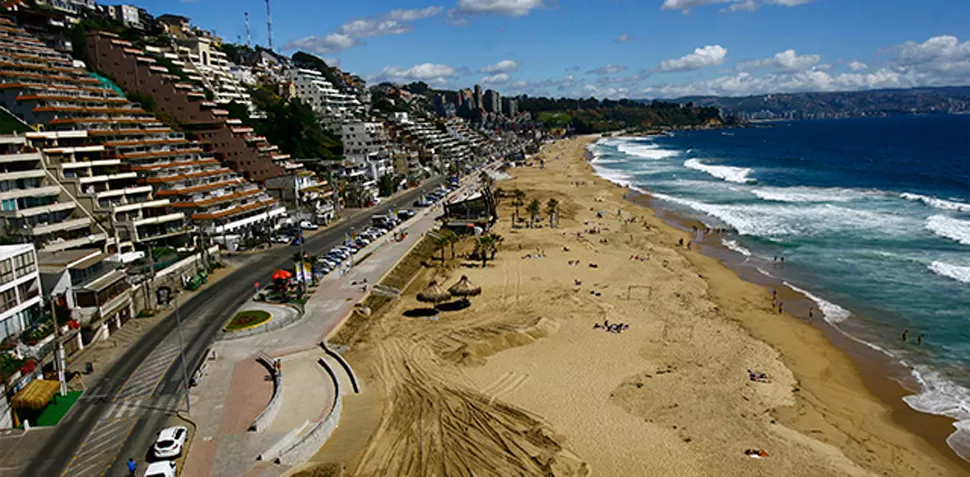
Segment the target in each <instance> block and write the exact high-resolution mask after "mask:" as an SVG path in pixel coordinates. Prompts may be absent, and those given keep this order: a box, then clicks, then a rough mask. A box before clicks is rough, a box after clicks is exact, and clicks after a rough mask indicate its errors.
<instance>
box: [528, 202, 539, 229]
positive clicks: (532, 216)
mask: <svg viewBox="0 0 970 477" xmlns="http://www.w3.org/2000/svg"><path fill="white" fill-rule="evenodd" d="M541 208H542V206H541V205H539V199H532V202H529V205H528V206H527V207H526V208H525V210H526V212H528V213H529V227H530V228H531V227H535V226H536V217H537V216H538V215H539V209H541Z"/></svg>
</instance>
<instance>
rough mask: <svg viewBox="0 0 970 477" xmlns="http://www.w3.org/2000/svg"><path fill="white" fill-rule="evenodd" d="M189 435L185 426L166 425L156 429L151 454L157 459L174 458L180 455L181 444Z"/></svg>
mask: <svg viewBox="0 0 970 477" xmlns="http://www.w3.org/2000/svg"><path fill="white" fill-rule="evenodd" d="M188 436H189V430H188V429H186V428H185V426H173V427H166V428H165V429H162V430H160V431H158V437H156V438H155V445H153V446H152V454H154V455H155V458H157V459H175V458H176V457H178V456H180V455H182V446H184V445H185V439H186V438H187V437H188Z"/></svg>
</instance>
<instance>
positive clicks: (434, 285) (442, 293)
mask: <svg viewBox="0 0 970 477" xmlns="http://www.w3.org/2000/svg"><path fill="white" fill-rule="evenodd" d="M450 298H451V293H448V290H445V289H444V288H441V287H439V286H438V282H436V281H432V282H431V283H429V284H428V288H425V289H424V290H422V291H421V293H418V301H420V302H424V303H433V304H434V309H435V310H437V309H438V303H441V302H443V301H447V300H448V299H450Z"/></svg>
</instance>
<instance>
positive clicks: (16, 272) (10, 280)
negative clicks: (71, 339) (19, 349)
mask: <svg viewBox="0 0 970 477" xmlns="http://www.w3.org/2000/svg"><path fill="white" fill-rule="evenodd" d="M42 306H43V305H42V303H41V296H40V274H39V273H38V272H37V252H36V250H34V246H33V245H32V244H22V245H0V340H3V339H5V338H7V337H8V336H16V335H18V334H20V332H21V331H23V330H24V329H25V328H27V327H28V326H30V325H31V324H32V323H33V322H34V321H36V320H37V319H38V318H39V317H40V316H41V307H42Z"/></svg>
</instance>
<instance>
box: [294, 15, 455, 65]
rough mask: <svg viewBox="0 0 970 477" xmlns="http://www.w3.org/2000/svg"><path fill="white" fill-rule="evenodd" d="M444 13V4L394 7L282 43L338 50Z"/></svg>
mask: <svg viewBox="0 0 970 477" xmlns="http://www.w3.org/2000/svg"><path fill="white" fill-rule="evenodd" d="M440 13H441V7H427V8H419V9H413V10H391V11H389V12H387V13H385V14H384V15H380V16H375V17H365V18H358V19H356V20H353V21H351V22H349V23H345V24H343V25H341V26H340V28H338V29H337V31H335V32H332V33H328V34H326V35H324V36H322V37H321V36H307V37H303V38H298V39H296V40H293V41H290V42H288V43H286V44H285V45H283V49H284V50H306V51H309V52H311V53H317V54H328V53H329V54H332V53H339V52H340V51H342V50H346V49H347V48H352V47H355V46H359V45H362V44H364V42H363V41H362V39H363V38H372V37H378V36H387V35H400V34H402V33H407V32H409V31H411V30H412V29H413V28H414V27H413V26H411V25H410V23H409V22H412V21H415V20H420V19H423V18H428V17H433V16H435V15H438V14H440Z"/></svg>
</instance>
